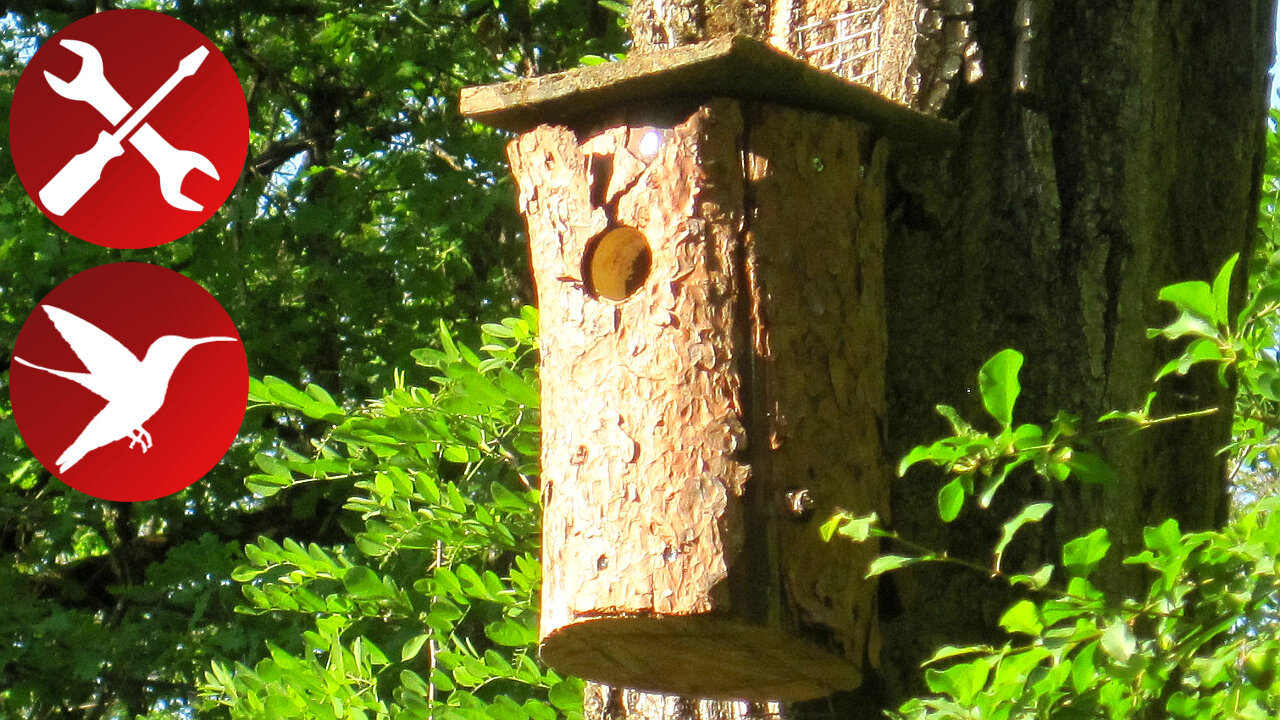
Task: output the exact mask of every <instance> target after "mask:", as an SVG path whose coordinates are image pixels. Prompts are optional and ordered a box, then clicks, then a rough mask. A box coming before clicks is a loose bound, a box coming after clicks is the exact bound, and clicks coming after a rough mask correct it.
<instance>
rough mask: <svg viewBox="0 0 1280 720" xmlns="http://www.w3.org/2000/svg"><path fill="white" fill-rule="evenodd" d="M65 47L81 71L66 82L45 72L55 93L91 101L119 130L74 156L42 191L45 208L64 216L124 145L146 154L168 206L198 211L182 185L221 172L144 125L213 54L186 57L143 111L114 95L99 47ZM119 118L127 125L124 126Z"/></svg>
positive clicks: (200, 51) (66, 43) (68, 43)
mask: <svg viewBox="0 0 1280 720" xmlns="http://www.w3.org/2000/svg"><path fill="white" fill-rule="evenodd" d="M58 42H59V43H60V44H61V45H62V47H64V48H66V49H67V50H70V51H71V52H73V53H75V54H76V55H79V56H80V58H81V60H82V62H81V64H80V72H79V73H78V74H77V75H76V76H75V78H74V79H72V80H71V81H70V82H67V81H65V80H63V79H61V78H58V77H55V76H54V75H53V74H51V73H50V72H48V71H47V70H46V71H45V73H44V78H45V80H47V81H48V82H49V87H50V88H52V89H53V91H54V92H55V93H57V94H59V95H61V96H62V97H64V98H66V99H68V100H78V101H81V102H86V103H89V105H91V106H93V109H94V110H97V111H98V114H100V115H102V117H104V118H106V120H107V122H109V123H111V125H112V127H115V131H114V132H110V133H109V132H107V131H106V130H103V131H101V132H99V133H98V141H97V142H96V143H94V146H93V147H92V148H89V149H88V150H85V151H84V152H82V153H80V154H79V155H76V156H75V157H73V158H71V159H70V160H68V161H67V164H66V165H63V166H62V169H61V170H59V171H58V173H57V174H56V175H54V176H53V179H51V180H49V182H47V183H45V185H44V187H43V188H41V189H40V193H39V194H40V202H41V203H43V204H44V206H45V209H46V210H48V211H49V212H51V213H53V214H54V215H58V216H62V215H64V214H66V212H67V211H68V210H70V209H71V208H72V207H73V206H74V205H75V204H76V203H77V202H79V201H80V198H82V197H84V194H85V193H87V192H89V190H90V189H91V188H92V187H93V186H94V185H96V184H97V182H98V180H99V179H100V178H101V177H102V169H103V168H104V167H106V165H107V163H109V162H111V160H112V159H113V158H117V157H120V155H122V154H123V153H124V146H123V145H121V142H122V141H124V140H128V141H129V144H130V145H132V146H133V147H134V148H136V149H137V150H138V152H140V153H142V157H144V158H146V160H147V162H149V163H151V167H152V168H155V171H156V174H157V175H159V176H160V194H161V195H162V196H163V197H164V200H165V202H167V203H169V204H170V205H172V206H173V207H175V208H177V209H178V210H190V211H193V212H195V211H199V210H202V209H203V206H202V205H200V203H197V202H196V201H194V200H192V199H191V198H189V197H187V196H185V195H183V194H182V183H183V181H184V180H186V177H187V175H188V174H189V173H190V172H191V171H192V170H199V171H200V172H202V173H204V174H205V175H208V176H209V177H211V178H213V179H214V180H217V179H218V171H217V169H216V168H214V166H213V163H211V162H209V159H208V158H206V157H205V156H203V155H201V154H200V153H197V152H192V151H190V150H179V149H177V148H175V147H174V146H172V145H170V144H169V142H168V141H167V140H165V139H164V138H163V137H161V136H160V133H158V132H156V131H155V129H154V128H152V127H151V124H150V123H147V122H144V120H145V119H146V117H147V115H148V114H149V113H150V112H151V111H152V110H154V109H155V108H156V106H157V105H159V104H160V102H161V101H162V100H164V99H165V97H166V96H167V95H168V94H169V93H170V92H172V91H173V89H174V88H175V87H177V86H178V83H180V82H182V80H183V79H184V78H188V77H190V76H191V75H193V74H195V72H196V70H197V69H199V68H200V64H201V63H203V62H204V59H205V58H206V57H207V56H208V55H209V50H208V49H207V48H204V47H200V48H197V49H196V50H195V51H193V52H192V53H191V54H189V55H187V56H186V57H184V58H182V61H181V62H179V63H178V69H177V71H176V72H174V73H173V75H170V76H169V79H168V80H166V81H165V83H164V85H161V86H160V89H158V90H156V91H155V92H154V93H152V94H151V97H150V98H148V99H147V101H146V102H145V103H143V104H142V106H141V107H139V108H138V109H136V110H134V109H133V108H131V107H130V106H129V103H128V102H126V101H125V99H124V98H122V97H120V93H118V92H116V90H115V88H114V87H112V86H111V83H110V82H108V81H107V78H106V76H104V75H103V74H102V56H101V55H100V54H99V53H98V50H97V48H95V47H94V46H92V45H90V44H89V43H87V42H82V41H80V40H59V41H58ZM121 120H123V121H124V122H123V123H121Z"/></svg>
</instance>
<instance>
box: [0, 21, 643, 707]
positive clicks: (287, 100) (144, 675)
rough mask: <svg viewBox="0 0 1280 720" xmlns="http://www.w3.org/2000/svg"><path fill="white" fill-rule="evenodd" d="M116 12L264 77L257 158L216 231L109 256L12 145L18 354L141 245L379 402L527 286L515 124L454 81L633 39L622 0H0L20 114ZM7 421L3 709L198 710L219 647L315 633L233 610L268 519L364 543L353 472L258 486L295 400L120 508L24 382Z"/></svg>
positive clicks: (343, 394)
mask: <svg viewBox="0 0 1280 720" xmlns="http://www.w3.org/2000/svg"><path fill="white" fill-rule="evenodd" d="M111 7H131V8H145V9H153V10H160V11H163V12H166V13H169V14H172V15H173V16H175V17H177V18H179V19H181V20H183V21H185V22H187V23H189V24H191V25H193V26H194V27H196V28H197V29H198V30H200V31H201V32H203V33H204V34H205V35H207V36H208V37H210V38H212V39H213V41H214V42H215V43H216V44H217V45H218V46H219V47H220V48H221V49H222V51H223V53H224V54H225V55H226V56H227V58H228V59H229V60H230V61H231V63H232V65H233V66H234V67H235V69H236V72H237V73H238V75H239V77H240V79H241V81H242V83H243V85H244V91H245V96H246V99H247V102H248V107H249V117H250V128H251V133H252V136H251V141H250V150H249V157H248V158H247V160H246V164H245V169H244V173H243V175H242V176H241V179H240V183H239V184H238V185H237V187H236V189H235V191H234V193H233V194H232V196H231V198H230V200H229V201H228V202H227V204H226V205H225V206H224V207H223V208H222V209H221V210H220V211H219V212H218V214H216V215H215V216H214V217H213V218H212V219H211V220H209V221H208V222H207V223H205V224H204V225H203V226H202V227H201V228H200V229H199V230H198V231H196V232H194V233H192V234H191V235H190V236H188V237H185V238H182V239H180V240H177V241H175V242H173V243H169V244H167V245H164V246H161V247H158V248H155V249H151V250H141V251H112V250H107V249H104V248H99V247H96V246H93V245H90V244H88V243H85V242H82V241H80V240H77V239H75V238H72V237H70V236H68V235H66V234H65V233H63V232H61V231H60V230H59V229H58V228H57V227H56V226H54V225H53V224H52V223H50V222H49V221H47V220H46V219H45V218H44V217H43V216H42V215H41V214H40V212H39V211H38V210H37V209H36V208H35V206H34V205H33V204H32V203H31V202H30V201H29V200H28V199H27V197H26V194H25V193H24V191H23V189H22V187H21V185H20V183H19V182H18V178H17V177H16V175H15V173H14V172H13V165H12V160H11V157H10V155H9V153H8V148H7V146H6V147H5V148H4V149H3V152H2V153H0V267H2V268H3V269H4V270H3V279H2V280H0V369H7V367H8V364H9V362H10V359H11V358H10V355H11V349H12V347H13V341H14V338H15V337H16V335H17V332H18V329H19V328H20V326H21V323H22V322H23V321H24V320H25V318H26V316H27V315H28V313H30V312H31V310H32V309H33V308H34V306H35V303H36V302H37V300H38V299H39V298H40V297H42V296H43V295H44V294H45V293H47V292H48V291H49V290H51V289H52V288H53V287H54V286H55V285H57V284H58V283H59V282H61V281H62V280H64V279H65V278H67V277H69V276H71V275H72V274H74V273H76V272H79V271H80V270H83V269H86V268H89V267H92V266H95V265H100V264H104V263H109V262H116V261H125V260H136V261H144V262H151V263H156V264H159V265H162V266H165V267H169V268H172V269H175V270H178V271H180V272H183V273H184V274H186V275H187V276H189V277H191V278H192V279H194V280H196V281H198V282H200V283H201V284H202V285H204V286H205V287H206V288H207V289H208V290H209V291H210V292H212V293H213V294H214V296H215V297H217V298H218V299H219V300H220V301H221V303H222V304H223V306H224V307H226V309H227V311H228V313H229V314H230V315H231V317H232V319H233V320H234V321H235V322H236V324H237V326H238V328H239V330H240V333H241V335H242V337H243V338H244V340H245V344H246V350H247V352H248V356H249V365H250V373H251V375H253V376H254V377H259V378H261V377H266V376H276V377H282V378H288V379H289V380H290V381H291V382H292V383H294V384H299V385H301V384H305V383H312V382H314V383H317V384H318V385H320V386H323V387H324V388H325V389H326V390H327V391H328V393H330V394H331V395H332V397H333V400H332V401H331V406H329V410H332V411H333V412H338V410H337V409H335V408H345V409H354V408H356V407H358V406H359V405H360V403H361V402H362V401H363V400H364V399H365V398H369V397H376V396H378V395H379V393H380V391H381V390H382V389H384V388H388V387H391V386H392V385H393V381H394V378H393V372H394V371H395V370H397V369H399V370H406V371H407V372H408V377H409V380H410V381H411V382H413V383H415V384H420V385H421V384H425V383H426V376H425V375H424V374H423V371H421V370H418V371H415V370H413V369H412V368H413V367H414V361H413V359H412V358H411V356H410V353H411V351H413V350H414V349H416V348H419V347H422V346H424V345H434V346H436V347H439V340H438V338H437V330H438V328H439V327H440V324H441V322H443V323H444V324H445V325H448V326H453V325H455V324H457V325H458V330H457V331H458V333H459V334H460V336H461V337H463V338H466V339H467V340H468V341H469V342H473V343H474V342H475V341H477V340H479V327H480V323H481V322H485V321H492V320H497V319H500V318H502V317H505V316H507V315H512V314H516V313H517V308H518V306H519V304H520V303H522V302H525V301H527V300H528V298H529V294H530V292H529V286H528V280H527V277H528V274H527V270H526V267H525V255H526V250H525V248H524V245H523V240H522V239H521V233H522V228H521V224H520V220H519V218H518V216H517V215H516V214H515V212H514V208H513V203H512V192H511V189H510V180H509V178H508V177H507V176H506V173H505V169H504V164H503V160H502V147H503V144H504V142H505V138H504V137H503V136H502V135H500V134H499V133H496V132H494V131H492V130H489V129H487V128H484V127H482V126H479V125H476V124H474V123H469V122H465V121H463V120H462V119H460V118H459V116H458V115H457V110H456V104H455V101H456V98H457V94H458V90H459V88H461V87H463V86H465V85H471V84H480V83H488V82H495V81H499V80H505V79H511V78H513V77H517V76H519V75H524V74H530V73H534V72H539V71H545V70H550V69H556V68H560V67H563V66H566V65H567V66H572V65H576V64H577V63H578V60H579V58H580V57H581V56H583V55H587V54H591V53H605V52H608V51H611V50H614V49H617V48H620V47H621V45H622V38H623V34H622V31H621V28H620V23H619V16H618V15H617V14H616V12H613V11H611V10H609V9H608V8H605V7H603V6H601V5H599V4H597V3H595V2H588V1H583V2H579V1H577V0H567V1H563V2H560V1H558V2H546V3H538V4H528V3H519V2H506V1H505V0H503V1H502V2H419V1H416V0H413V1H407V2H387V3H373V4H369V3H346V2H324V1H321V2H294V1H292V0H283V1H280V2H277V1H275V0H270V1H267V2H263V1H259V0H252V1H250V0H244V1H233V2H224V1H222V0H216V1H214V2H200V3H192V2H120V3H102V2H96V3H95V2H79V1H69V2H62V1H58V0H53V1H50V2H10V3H4V4H0V16H3V19H2V20H0V83H2V84H3V86H4V87H3V91H0V108H4V113H3V114H4V115H5V116H6V117H7V108H8V104H9V102H10V99H11V98H12V93H13V89H14V86H15V85H16V83H17V80H18V76H19V74H20V73H21V71H22V68H23V66H24V64H25V61H26V59H27V58H29V57H30V56H31V54H33V53H34V52H35V50H36V49H38V48H39V47H40V45H41V44H42V43H43V42H45V41H46V40H47V39H48V38H49V37H50V36H51V35H52V34H53V33H54V32H56V31H58V30H60V29H61V28H63V27H65V26H66V25H68V24H69V23H71V22H73V21H74V20H76V19H77V18H79V17H82V16H84V15H85V14H87V13H90V12H94V11H95V10H102V9H108V8H111ZM108 72H109V68H108ZM6 125H7V123H6ZM5 145H7V144H5ZM459 320H462V322H461V323H458V321H459ZM526 339H527V338H526ZM326 402H329V401H328V400H326ZM0 418H2V420H0V443H2V444H3V448H4V450H3V452H0V466H2V468H0V472H3V475H4V477H6V478H7V480H6V481H5V482H4V483H3V484H0V552H2V553H3V554H4V561H3V562H0V575H2V577H0V715H4V716H7V717H63V716H66V717H133V716H134V715H135V714H138V713H146V712H148V711H150V710H152V709H154V708H156V707H159V706H158V705H157V703H160V704H161V705H164V706H167V707H171V708H181V707H188V706H189V704H190V703H191V702H192V701H193V700H194V698H195V695H196V684H197V683H198V682H199V681H200V680H201V679H202V678H203V676H204V673H205V672H206V671H207V670H208V669H209V660H210V658H214V657H225V658H233V659H239V660H244V661H246V662H252V660H253V659H255V658H257V657H259V656H261V655H262V654H263V653H265V652H266V646H265V645H264V640H273V641H275V643H276V644H277V645H278V646H280V647H285V648H294V647H295V646H296V645H297V642H298V640H299V633H300V629H299V623H300V621H297V620H289V619H287V618H286V619H283V620H282V619H281V618H279V617H257V616H244V615H236V614H234V613H233V608H234V606H235V605H237V604H239V603H241V602H243V596H242V595H241V592H240V590H239V588H238V587H237V586H236V585H235V584H234V583H233V582H231V580H230V574H231V571H232V569H233V568H234V567H235V565H236V564H237V563H239V562H242V561H243V559H244V555H243V551H242V547H243V545H244V544H245V543H246V542H249V541H253V540H256V539H257V538H258V537H260V536H267V537H271V538H276V539H277V540H283V539H284V538H291V539H293V540H296V541H297V542H300V543H303V544H306V543H309V542H320V543H324V544H339V543H344V542H349V541H350V540H351V539H352V537H353V535H354V533H353V530H352V526H351V520H352V518H353V517H354V516H353V515H351V514H350V513H348V512H345V511H343V510H342V506H343V504H344V503H345V502H346V500H347V498H348V496H349V495H350V494H351V492H352V490H353V483H354V482H356V480H355V478H346V479H343V480H340V481H334V482H329V483H313V484H308V485H302V486H299V487H296V488H291V489H290V490H289V491H288V492H284V493H280V494H279V495H275V496H273V497H270V498H263V497H260V496H255V495H253V494H251V493H250V491H249V490H248V489H247V488H246V485H245V480H244V479H245V477H246V476H247V475H249V474H251V473H253V472H255V470H256V467H255V464H254V461H253V458H254V457H255V455H260V454H261V453H263V452H264V451H265V452H266V455H265V457H276V456H278V454H279V453H283V452H285V449H288V450H291V451H294V452H297V453H301V454H303V455H308V456H309V455H310V454H311V452H312V443H313V442H314V441H316V440H317V439H319V438H320V437H321V435H322V434H323V433H324V432H326V431H327V429H328V424H327V423H325V422H323V421H322V420H321V419H320V418H318V417H315V416H312V415H308V414H307V413H306V412H304V411H300V410H296V409H294V410H287V409H280V408H267V407H259V408H255V409H251V410H250V411H249V413H248V415H247V416H246V418H245V421H244V425H243V428H242V431H241V435H240V439H239V441H238V442H237V444H236V445H235V447H233V448H232V450H231V452H230V453H229V454H228V456H227V457H226V458H225V459H224V460H223V462H222V463H221V464H220V465H218V467H216V468H215V469H214V471H212V472H211V473H210V474H209V475H208V476H207V477H206V478H205V479H204V480H203V481H201V482H199V483H197V484H196V485H194V486H193V487H192V488H191V489H189V490H188V491H186V492H183V493H180V494H178V495H175V496H173V497H169V498H164V499H161V500H156V501H154V502H148V503H137V504H123V503H121V504H113V503H105V502H99V501H96V500H94V499H93V498H89V497H86V496H84V495H81V494H80V493H77V492H75V491H71V490H69V489H68V488H67V487H66V486H64V485H63V484H62V483H61V482H59V481H57V480H55V479H53V478H52V477H51V476H50V475H49V474H48V473H47V472H45V471H44V470H43V469H42V468H41V467H40V466H39V465H38V464H37V463H35V462H34V460H33V459H32V458H31V456H30V454H29V453H28V452H26V451H25V449H24V448H23V447H22V443H21V440H20V439H19V438H18V436H17V434H16V428H15V425H14V421H13V418H12V416H11V415H10V413H9V409H8V397H7V390H5V391H0ZM330 419H332V418H330ZM527 449H528V448H525V450H527ZM266 462H268V463H269V462H270V461H269V460H268V461H266ZM259 464H262V463H261V462H260V463H259ZM525 542H527V539H526V540H525ZM496 561H497V560H495V562H496ZM428 564H430V563H429V562H424V563H423V564H422V566H421V567H426V565H428Z"/></svg>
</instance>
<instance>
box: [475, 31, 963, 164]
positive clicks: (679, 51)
mask: <svg viewBox="0 0 1280 720" xmlns="http://www.w3.org/2000/svg"><path fill="white" fill-rule="evenodd" d="M712 98H734V99H739V100H755V101H761V102H770V103H777V104H780V105H787V106H791V107H796V108H800V109H804V110H814V111H817V112H825V113H832V114H836V115H847V116H851V117H854V118H857V119H858V120H861V121H862V122H865V123H867V124H868V125H870V126H871V127H872V128H873V129H874V130H875V131H876V132H878V133H880V134H882V135H884V136H886V137H889V138H890V139H891V140H893V141H895V143H897V144H902V145H912V146H917V147H923V148H931V147H941V146H945V145H948V144H951V143H952V142H954V140H955V139H956V136H957V131H956V128H955V126H954V125H953V124H952V123H950V122H947V121H945V120H941V119H939V118H936V117H933V116H930V115H925V114H924V113H921V112H917V111H915V110H912V109H911V108H908V107H906V106H905V105H902V104H900V103H897V102H894V101H892V100H889V99H888V98H885V97H883V96H881V95H879V94H877V93H876V92H874V91H872V90H870V89H868V88H865V87H862V86H861V85H855V84H853V83H851V82H849V81H847V80H845V79H843V78H841V77H838V76H836V75H833V74H831V73H829V72H826V71H824V70H819V69H818V68H815V67H813V66H811V65H809V64H808V63H805V62H804V61H803V60H799V59H797V58H793V57H791V56H790V55H787V54H785V53H783V52H781V51H779V50H777V49H775V48H773V47H771V46H769V45H767V44H765V43H763V42H761V41H759V40H756V39H754V38H750V37H746V36H743V35H730V36H725V37H720V38H716V39H714V40H708V41H706V42H701V43H698V44H695V45H684V46H680V47H675V48H670V49H668V50H660V51H657V52H650V53H644V54H640V55H634V56H631V57H628V58H627V59H625V60H622V61H619V62H610V63H602V64H599V65H591V66H587V67H581V68H576V69H573V70H568V71H565V72H559V73H555V74H552V75H543V76H541V77H534V78H527V79H523V80H516V81H513V82H507V83H500V84H496V85H480V86H475V87H468V88H463V90H462V95H461V99H460V105H461V110H462V114H463V115H466V116H469V117H471V118H473V119H475V120H477V121H479V122H482V123H485V124H486V125H490V126H493V127H497V128H501V129H503V130H511V131H515V132H523V131H525V130H529V129H530V128H533V127H534V126H536V125H540V124H543V123H563V124H567V125H571V126H573V125H582V124H592V123H594V122H599V121H600V120H601V119H605V118H607V117H608V116H609V115H610V113H612V112H615V111H617V110H625V109H631V108H645V107H646V106H653V105H655V104H667V105H670V104H671V103H672V102H673V101H674V102H675V103H677V104H679V103H686V104H688V103H692V104H697V103H702V102H705V101H707V100H710V99H712Z"/></svg>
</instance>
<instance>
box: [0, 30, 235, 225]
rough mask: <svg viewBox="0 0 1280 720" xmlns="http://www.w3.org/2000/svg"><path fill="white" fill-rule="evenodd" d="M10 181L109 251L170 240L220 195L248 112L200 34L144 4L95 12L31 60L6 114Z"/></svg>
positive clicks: (226, 188) (231, 74) (230, 177)
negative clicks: (12, 176)
mask: <svg viewBox="0 0 1280 720" xmlns="http://www.w3.org/2000/svg"><path fill="white" fill-rule="evenodd" d="M9 145H10V149H11V151H12V153H13V164H14V168H15V169H16V170H17V173H18V179H19V180H21V181H22V186H23V187H24V188H25V189H26V191H27V194H28V195H30V196H31V199H32V200H33V201H35V203H36V205H37V206H38V207H39V208H40V210H41V212H43V213H44V214H45V215H46V216H47V217H48V218H49V219H50V220H52V221H53V222H54V223H56V224H57V225H58V226H59V227H61V228H62V229H63V230H66V231H67V232H69V233H71V234H72V235H75V236H76V237H78V238H80V239H82V240H87V241H89V242H91V243H94V244H95V245H102V246H104V247H111V248H145V247H153V246H155V245H161V244H163V243H166V242H169V241H170V240H175V239H177V238H179V237H182V236H183V235H186V234H187V233H189V232H191V231H192V230H194V229H195V228H197V227H199V226H200V225H201V224H202V223H204V222H205V221H206V220H208V219H209V218H210V217H211V216H212V215H213V214H214V213H215V212H217V210H218V208H219V207H221V206H222V204H223V203H225V202H226V200H227V197H228V196H229V195H230V194H231V191H232V189H233V188H234V187H235V185H236V182H237V181H238V180H239V178H240V172H241V170H242V169H243V168H244V161H245V151H246V149H247V148H248V145H249V114H248V110H247V108H246V106H245V98H244V90H243V89H242V88H241V86H240V81H239V79H238V78H237V77H236V73H235V70H234V69H232V67H231V64H230V63H229V62H227V59H226V58H225V57H223V55H222V53H221V52H219V51H218V48H217V47H216V46H215V45H214V44H213V43H212V42H211V41H210V40H209V39H208V38H207V37H205V36H204V35H202V34H201V33H200V31H199V30H196V29H195V28H193V27H191V26H190V25H187V24H186V23H184V22H182V21H181V20H178V19H176V18H172V17H169V16H167V15H163V14H161V13H157V12H152V11H150V10H111V11H108V12H101V13H95V14H93V15H89V16H88V17H85V18H83V19H81V20H77V21H76V22H74V23H72V24H70V25H68V26H67V27H66V28H63V29H62V30H61V31H59V32H58V33H57V34H55V35H54V36H53V37H52V38H50V39H49V40H48V41H47V42H45V43H44V44H43V45H42V46H41V48H40V50H39V51H38V52H36V54H35V55H34V56H33V57H32V58H31V61H30V62H29V63H28V64H27V67H26V69H25V70H23V72H22V76H21V77H20V78H19V79H18V86H17V88H16V89H15V90H14V95H13V106H12V108H11V110H10V114H9Z"/></svg>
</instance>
